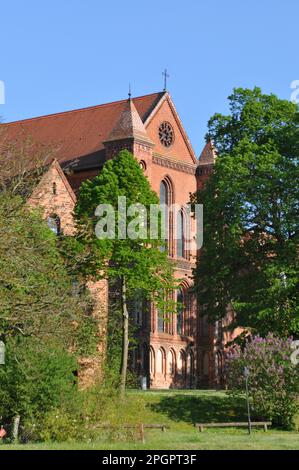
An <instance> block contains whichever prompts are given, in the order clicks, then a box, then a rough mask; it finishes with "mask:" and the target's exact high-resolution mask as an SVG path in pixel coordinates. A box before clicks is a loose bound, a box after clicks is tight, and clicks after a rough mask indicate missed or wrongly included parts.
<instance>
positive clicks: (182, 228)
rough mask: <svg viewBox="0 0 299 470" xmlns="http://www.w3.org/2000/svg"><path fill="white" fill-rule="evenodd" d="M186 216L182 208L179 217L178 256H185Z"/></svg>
mask: <svg viewBox="0 0 299 470" xmlns="http://www.w3.org/2000/svg"><path fill="white" fill-rule="evenodd" d="M185 254H186V253H185V217H184V212H183V210H180V211H179V213H178V217H177V256H178V257H179V258H185V257H186V256H185Z"/></svg>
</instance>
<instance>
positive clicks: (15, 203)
mask: <svg viewBox="0 0 299 470" xmlns="http://www.w3.org/2000/svg"><path fill="white" fill-rule="evenodd" d="M0 237H1V245H0V335H5V336H6V337H9V336H17V335H22V336H33V337H38V338H40V339H41V338H43V339H44V340H48V339H49V338H50V339H51V340H53V338H56V339H57V340H59V341H61V342H62V343H63V344H64V345H66V346H70V345H72V346H73V342H74V341H73V333H74V328H73V327H72V325H73V324H74V322H75V321H77V322H79V323H80V322H81V320H82V316H84V315H87V314H88V312H89V311H90V305H91V301H90V299H89V297H88V295H87V292H86V291H82V292H80V293H78V292H77V291H76V292H75V291H74V281H73V278H72V277H71V276H70V274H69V273H68V270H67V267H66V263H65V260H64V258H63V256H62V254H61V253H60V252H59V250H58V248H57V238H56V237H55V235H54V234H53V233H52V232H51V231H50V230H49V229H48V227H47V225H46V223H45V222H44V221H43V220H42V218H41V216H40V214H39V213H37V212H33V211H31V210H29V209H28V207H26V205H25V204H24V202H23V200H22V199H21V198H20V197H18V196H12V195H10V194H9V193H5V194H1V195H0Z"/></svg>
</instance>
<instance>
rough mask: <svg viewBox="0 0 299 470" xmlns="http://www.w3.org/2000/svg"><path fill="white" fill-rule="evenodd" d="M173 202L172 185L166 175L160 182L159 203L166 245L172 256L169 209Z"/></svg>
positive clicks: (171, 222) (171, 216) (171, 229)
mask: <svg viewBox="0 0 299 470" xmlns="http://www.w3.org/2000/svg"><path fill="white" fill-rule="evenodd" d="M172 204H173V186H172V183H171V181H170V179H169V178H168V177H166V178H164V179H163V180H162V181H161V183H160V205H161V207H162V216H163V219H164V224H165V225H164V227H163V229H164V235H165V241H166V244H167V247H168V253H169V255H170V256H173V215H172V211H171V210H169V208H170V206H171V205H172Z"/></svg>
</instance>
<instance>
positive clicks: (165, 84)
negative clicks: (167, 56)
mask: <svg viewBox="0 0 299 470" xmlns="http://www.w3.org/2000/svg"><path fill="white" fill-rule="evenodd" d="M162 75H164V91H166V89H167V78H169V75H168V73H167V69H165V70H164V72H162Z"/></svg>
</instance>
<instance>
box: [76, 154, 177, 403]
mask: <svg viewBox="0 0 299 470" xmlns="http://www.w3.org/2000/svg"><path fill="white" fill-rule="evenodd" d="M120 197H122V198H125V202H126V207H127V209H125V208H122V209H120V210H119V198H120ZM104 204H107V205H111V208H112V209H113V210H112V212H111V209H109V207H107V210H106V211H105V216H106V218H107V219H108V218H109V217H110V221H112V222H113V220H114V218H115V230H114V228H113V223H112V229H111V230H110V232H109V230H107V231H106V235H104V236H102V237H98V236H96V234H95V229H96V228H99V226H98V225H97V223H98V221H99V219H98V217H97V216H96V215H95V211H96V208H97V207H98V206H99V205H104ZM157 204H159V200H158V197H157V195H156V193H155V192H154V191H153V190H152V189H151V188H150V185H149V182H148V180H147V178H146V177H145V176H144V174H143V171H142V169H141V168H140V166H139V165H138V162H137V160H136V159H135V158H134V156H133V155H132V154H131V153H130V152H128V151H126V150H123V151H121V152H120V153H119V154H118V155H117V156H116V157H115V158H114V159H112V160H109V161H108V162H107V163H106V164H105V165H104V168H103V170H102V172H101V173H100V175H99V176H97V177H96V178H95V179H94V180H92V181H86V182H84V183H83V184H82V186H81V188H80V194H79V198H78V203H77V206H76V211H75V213H76V216H77V220H78V227H79V229H78V230H79V238H80V240H81V241H82V242H83V243H87V244H89V245H90V247H91V252H93V256H92V257H91V259H92V260H93V263H94V264H93V266H92V269H94V274H95V275H96V276H100V277H104V278H108V279H109V281H110V282H113V283H117V284H118V286H119V292H120V296H121V310H122V331H123V334H122V364H121V385H120V391H121V395H122V396H123V395H124V391H125V385H126V376H127V365H128V348H129V304H130V302H129V301H130V299H132V298H133V297H134V293H135V292H136V290H142V291H143V293H144V295H145V296H146V297H148V298H151V300H153V301H156V302H158V303H159V304H161V305H163V308H168V305H167V302H166V301H165V302H164V297H167V295H166V296H164V293H165V292H166V293H167V292H168V291H169V290H170V289H172V288H173V287H174V282H173V275H172V266H171V264H170V263H169V261H168V258H167V254H166V251H165V250H162V249H161V246H162V243H163V242H162V240H161V236H160V235H161V233H160V234H159V233H158V237H157V238H155V237H153V236H152V235H151V232H150V224H149V217H150V207H151V205H157ZM139 205H142V207H143V208H144V210H145V212H144V210H142V209H141V207H140V206H139ZM125 213H126V214H127V217H126V220H124V219H123V217H124V215H125ZM109 214H110V215H109ZM101 220H102V221H104V220H105V217H104V218H102V219H100V223H102V222H101ZM158 225H159V223H158ZM130 230H131V236H128V232H129V231H130ZM120 233H122V236H121V237H120V236H119V235H120ZM132 234H133V236H132ZM134 234H135V235H134ZM162 292H163V294H162Z"/></svg>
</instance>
